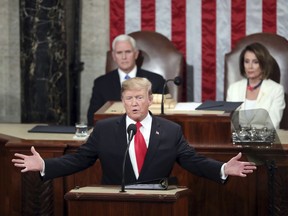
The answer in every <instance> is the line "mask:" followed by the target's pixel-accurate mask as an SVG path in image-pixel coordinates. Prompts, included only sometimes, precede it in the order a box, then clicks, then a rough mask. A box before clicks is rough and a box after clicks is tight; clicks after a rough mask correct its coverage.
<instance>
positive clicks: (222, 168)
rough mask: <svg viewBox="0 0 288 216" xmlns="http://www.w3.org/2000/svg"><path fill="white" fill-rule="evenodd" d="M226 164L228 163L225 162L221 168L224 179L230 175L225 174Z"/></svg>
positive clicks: (221, 175)
mask: <svg viewBox="0 0 288 216" xmlns="http://www.w3.org/2000/svg"><path fill="white" fill-rule="evenodd" d="M225 166H226V163H224V164H223V165H222V167H221V170H220V177H221V179H222V180H226V179H227V177H228V175H225V172H224V168H225Z"/></svg>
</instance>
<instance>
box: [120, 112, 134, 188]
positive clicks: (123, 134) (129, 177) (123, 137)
mask: <svg viewBox="0 0 288 216" xmlns="http://www.w3.org/2000/svg"><path fill="white" fill-rule="evenodd" d="M116 134H117V135H116V136H117V137H116V140H118V142H119V151H120V152H123V158H124V154H125V151H126V149H127V144H128V143H127V131H126V114H125V115H123V116H122V118H120V120H119V121H118V122H117V126H116ZM121 163H123V161H121ZM125 179H126V182H127V183H128V182H135V181H136V176H135V173H134V170H133V167H132V163H131V160H130V156H129V152H128V153H127V158H126V164H125Z"/></svg>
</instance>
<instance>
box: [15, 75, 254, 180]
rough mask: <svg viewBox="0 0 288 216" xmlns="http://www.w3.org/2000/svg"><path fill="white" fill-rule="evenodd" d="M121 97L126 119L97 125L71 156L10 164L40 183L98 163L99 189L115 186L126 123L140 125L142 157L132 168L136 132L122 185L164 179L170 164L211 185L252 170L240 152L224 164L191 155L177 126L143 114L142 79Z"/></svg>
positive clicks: (146, 90)
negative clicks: (38, 174)
mask: <svg viewBox="0 0 288 216" xmlns="http://www.w3.org/2000/svg"><path fill="white" fill-rule="evenodd" d="M121 95H122V103H123V105H124V108H125V111H126V114H124V115H122V116H117V117H112V118H107V119H103V120H100V121H97V122H96V124H95V127H94V129H93V132H92V133H91V134H90V136H89V138H88V140H87V142H86V143H85V144H83V145H82V146H80V147H79V149H78V151H77V152H76V153H74V154H66V155H63V156H62V157H59V158H50V159H44V160H43V159H42V158H41V157H40V155H39V154H38V152H36V150H35V149H34V147H31V152H32V154H33V155H31V156H27V155H23V154H18V153H16V154H15V157H16V158H15V159H13V160H12V162H13V163H14V165H15V166H16V167H20V168H22V170H21V172H27V171H41V175H42V176H43V179H44V180H48V179H53V178H56V177H60V176H65V175H70V174H73V173H75V172H78V171H81V170H84V169H86V168H88V167H89V166H92V165H93V164H94V163H95V162H96V160H98V159H99V160H100V164H101V167H102V173H103V175H102V184H109V185H121V180H122V164H123V160H124V155H125V151H126V149H127V142H128V134H127V132H126V131H127V128H128V126H129V125H130V124H135V123H136V122H140V123H141V124H142V126H141V127H140V132H141V133H142V134H143V137H144V142H142V144H143V145H144V146H145V147H144V148H145V149H144V150H145V151H146V150H147V152H146V154H144V163H143V166H141V167H142V168H141V167H140V166H139V164H138V163H137V158H138V157H137V154H136V144H135V143H136V142H134V141H135V137H136V136H137V133H140V132H139V130H138V131H137V133H136V135H135V136H134V138H133V139H132V141H131V144H130V147H129V153H128V156H127V159H126V160H127V161H126V167H125V174H126V175H125V179H126V183H135V182H136V181H149V180H153V179H157V178H164V177H168V176H169V175H170V173H171V171H172V168H173V166H174V163H175V162H177V163H178V164H179V165H180V166H181V167H183V168H184V169H186V170H188V171H190V172H191V173H194V174H196V175H198V176H203V177H205V178H208V179H211V180H214V181H216V182H223V181H225V180H226V178H227V176H228V175H235V176H241V177H245V176H246V175H247V174H249V173H252V172H253V170H254V169H256V166H255V164H254V163H252V162H242V161H239V159H240V158H241V153H239V154H238V155H237V156H235V157H233V158H232V159H230V160H229V161H228V162H227V163H223V162H220V161H216V160H213V159H209V158H206V157H204V156H201V155H199V154H197V152H196V151H195V150H194V148H193V147H192V146H191V145H189V144H188V143H187V141H186V140H185V138H184V137H183V133H182V129H181V126H180V125H178V124H176V123H174V122H172V121H169V120H167V119H164V118H162V117H159V116H154V115H153V114H152V113H150V112H149V107H150V105H151V104H152V101H153V95H152V91H151V83H150V82H149V81H148V80H147V79H146V78H140V77H135V78H131V79H128V80H126V81H124V82H123V84H122V94H121ZM145 151H144V152H145ZM139 167H140V168H139ZM139 170H140V171H139Z"/></svg>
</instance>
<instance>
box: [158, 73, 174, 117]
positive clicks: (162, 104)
mask: <svg viewBox="0 0 288 216" xmlns="http://www.w3.org/2000/svg"><path fill="white" fill-rule="evenodd" d="M169 81H174V79H168V80H166V81H165V83H164V86H163V90H162V98H161V115H164V95H165V90H166V87H167V83H168V82H169Z"/></svg>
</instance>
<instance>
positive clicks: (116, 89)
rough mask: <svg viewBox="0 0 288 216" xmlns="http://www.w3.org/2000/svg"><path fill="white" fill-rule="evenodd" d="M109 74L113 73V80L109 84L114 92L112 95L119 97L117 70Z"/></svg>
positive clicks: (119, 87) (119, 85)
mask: <svg viewBox="0 0 288 216" xmlns="http://www.w3.org/2000/svg"><path fill="white" fill-rule="evenodd" d="M111 73H113V79H111V81H112V83H111V84H112V85H113V86H114V88H111V89H114V90H115V92H114V94H118V95H119V94H120V90H119V89H121V84H120V77H119V73H118V69H116V70H114V71H112V72H111ZM116 91H117V92H116Z"/></svg>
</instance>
